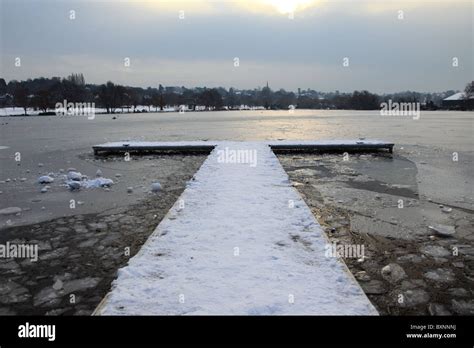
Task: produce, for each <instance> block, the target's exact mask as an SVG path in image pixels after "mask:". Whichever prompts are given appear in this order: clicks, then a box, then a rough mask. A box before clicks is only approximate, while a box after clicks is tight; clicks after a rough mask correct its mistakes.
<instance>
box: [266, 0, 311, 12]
mask: <svg viewBox="0 0 474 348" xmlns="http://www.w3.org/2000/svg"><path fill="white" fill-rule="evenodd" d="M262 2H263V3H265V4H268V5H271V6H273V7H274V8H275V9H276V10H277V11H278V12H280V13H281V14H289V13H294V12H295V11H297V10H302V9H304V8H307V7H310V6H312V5H314V4H315V2H316V1H315V0H263V1H262Z"/></svg>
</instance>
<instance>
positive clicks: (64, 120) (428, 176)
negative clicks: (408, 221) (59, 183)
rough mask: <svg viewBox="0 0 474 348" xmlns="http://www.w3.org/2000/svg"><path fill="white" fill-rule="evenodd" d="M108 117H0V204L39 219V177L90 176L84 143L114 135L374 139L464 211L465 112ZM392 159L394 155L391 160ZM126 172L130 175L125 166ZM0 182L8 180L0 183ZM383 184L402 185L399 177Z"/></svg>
mask: <svg viewBox="0 0 474 348" xmlns="http://www.w3.org/2000/svg"><path fill="white" fill-rule="evenodd" d="M115 117H116V119H113V115H96V117H95V119H93V120H89V119H88V118H87V117H84V116H75V117H74V116H69V117H55V116H29V117H1V118H0V163H1V167H0V191H1V192H2V193H1V195H0V197H1V198H2V199H1V202H0V209H3V208H6V207H12V206H14V207H21V208H27V209H29V213H28V214H24V216H23V218H26V217H27V216H28V215H30V216H31V217H34V221H38V219H39V220H42V219H44V218H45V217H46V216H45V214H44V213H45V212H44V211H41V210H39V209H40V208H39V205H38V204H36V205H35V204H34V203H32V202H31V201H32V199H33V198H35V199H42V200H43V201H45V200H46V201H49V200H53V201H54V200H55V199H53V196H52V195H50V194H49V193H48V194H46V195H49V196H46V195H45V194H40V193H39V190H40V187H38V184H37V183H36V180H37V178H38V177H39V175H44V174H47V173H49V172H56V173H57V172H58V171H59V169H60V168H61V169H67V168H70V167H74V168H77V169H78V170H82V171H83V172H86V173H87V175H93V174H94V173H95V171H96V170H97V168H95V167H94V166H93V165H92V164H91V162H90V161H89V162H88V161H86V160H85V156H88V155H90V154H91V152H92V146H93V145H95V144H101V143H105V142H109V141H121V140H146V141H179V140H276V139H287V140H325V139H354V138H360V137H363V138H368V139H369V138H372V139H374V138H375V139H381V140H386V141H389V142H394V143H395V149H394V150H395V154H394V156H401V157H403V158H404V159H406V160H409V161H411V162H413V164H414V166H415V167H416V178H413V180H416V181H417V184H418V188H419V190H420V193H421V194H423V195H426V197H429V198H432V199H433V200H437V201H440V202H445V203H451V204H455V205H457V206H462V207H465V208H468V209H472V204H473V202H474V198H473V196H474V194H473V189H472V188H473V187H474V185H473V180H472V170H473V163H474V161H473V149H474V113H472V112H470V113H469V112H423V111H422V112H421V117H420V119H419V120H414V119H413V118H411V117H408V116H380V114H379V112H378V111H348V110H337V111H333V110H331V111H330V110H295V111H294V112H293V113H290V112H289V111H230V112H186V113H184V114H179V113H146V114H123V115H121V114H116V115H115ZM16 153H19V154H21V165H18V163H17V162H15V154H16ZM453 153H457V156H458V158H459V160H458V161H453ZM40 163H41V164H42V165H41V166H39V165H38V164H40ZM396 163H398V162H397V161H396V160H395V161H394V162H393V165H395V166H396ZM130 170H131V172H133V168H130ZM371 170H373V175H375V176H376V177H388V176H390V174H391V170H390V168H386V167H383V168H373V169H371ZM7 179H11V181H9V182H5V181H6V180H7ZM122 180H123V181H126V178H122ZM391 181H392V182H394V183H395V184H399V185H404V184H406V183H404V182H403V181H404V179H403V177H400V178H397V177H395V178H391ZM124 184H126V183H124ZM38 196H40V197H39V198H38ZM111 196H112V195H111ZM47 197H48V199H46V198H47ZM102 197H103V195H102ZM63 198H64V197H63ZM101 199H104V198H101ZM46 203H47V202H46ZM46 203H44V204H45V205H46ZM41 204H43V203H41ZM41 204H40V205H41ZM63 205H65V204H63ZM104 208H105V207H104ZM58 209H59V207H58V205H57V204H56V205H53V206H49V207H48V206H46V211H48V212H49V214H48V216H49V218H52V217H54V216H55V215H57V214H58V215H59V216H61V214H63V213H64V211H62V210H63V209H59V210H58ZM95 209H98V207H97V206H96V208H95ZM36 210H38V211H36ZM67 210H69V209H67ZM52 211H55V213H52ZM41 217H42V218H41ZM0 220H2V217H1V216H0ZM25 222H26V221H25ZM18 223H22V222H21V221H18ZM2 226H5V225H4V223H2V221H0V228H1V227H2Z"/></svg>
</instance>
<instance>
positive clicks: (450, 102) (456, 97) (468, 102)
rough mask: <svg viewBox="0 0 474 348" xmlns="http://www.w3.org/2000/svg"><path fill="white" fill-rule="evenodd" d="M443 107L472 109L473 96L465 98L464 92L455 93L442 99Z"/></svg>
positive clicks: (473, 107) (473, 103) (473, 105)
mask: <svg viewBox="0 0 474 348" xmlns="http://www.w3.org/2000/svg"><path fill="white" fill-rule="evenodd" d="M442 103H443V108H446V109H454V110H474V96H470V97H469V98H466V94H465V93H464V92H459V93H455V94H453V95H451V96H449V97H447V98H444V99H443V102H442Z"/></svg>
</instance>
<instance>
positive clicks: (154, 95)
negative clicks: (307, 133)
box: [0, 74, 473, 114]
mask: <svg viewBox="0 0 474 348" xmlns="http://www.w3.org/2000/svg"><path fill="white" fill-rule="evenodd" d="M470 88H471V89H469V85H468V87H466V93H467V92H468V90H469V91H471V93H472V89H473V87H472V86H471V87H470ZM455 92H456V91H446V92H443V93H418V92H400V93H395V94H384V95H377V94H374V93H370V92H368V91H354V92H353V93H339V92H338V91H336V92H329V93H326V92H318V91H314V90H311V89H307V90H301V89H298V92H291V91H290V92H288V91H285V90H283V89H280V90H277V91H273V90H272V89H270V87H269V86H268V84H267V85H266V86H265V87H263V88H255V89H247V90H237V89H234V88H229V89H225V88H222V87H219V88H206V87H197V88H186V87H184V86H183V87H163V86H162V85H161V84H160V85H158V87H156V88H152V87H148V88H141V87H130V86H121V85H118V84H114V83H113V82H111V81H109V82H107V83H106V84H103V85H95V84H87V83H86V82H85V79H84V76H83V75H82V74H71V75H69V76H68V77H66V78H60V77H52V78H44V77H40V78H35V79H28V80H26V81H16V80H11V81H9V82H8V83H6V81H5V80H4V79H3V78H0V107H19V108H22V109H23V110H24V113H25V114H27V111H28V109H29V108H34V109H36V110H40V111H42V112H44V113H47V112H48V111H49V112H51V110H54V108H55V105H56V103H63V101H64V100H67V102H73V103H76V102H77V103H95V105H96V107H101V108H104V109H105V110H106V112H107V113H114V112H116V111H117V110H121V111H122V112H123V111H125V110H126V111H127V112H150V111H159V110H164V109H165V108H167V107H173V108H179V107H181V106H182V107H186V109H188V110H197V109H198V108H199V109H203V108H204V109H205V110H223V109H226V110H234V109H240V108H241V107H242V106H245V107H263V108H265V109H275V110H277V109H288V108H291V107H294V108H299V109H354V110H376V109H380V103H382V102H385V101H388V100H389V99H391V100H392V101H395V102H420V103H422V105H423V107H424V108H426V109H436V108H438V107H439V106H441V101H442V99H443V98H445V97H446V96H449V95H451V94H454V93H455Z"/></svg>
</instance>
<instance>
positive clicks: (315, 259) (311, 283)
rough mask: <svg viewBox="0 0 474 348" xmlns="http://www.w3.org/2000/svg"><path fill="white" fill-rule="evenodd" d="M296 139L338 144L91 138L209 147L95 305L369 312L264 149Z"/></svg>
mask: <svg viewBox="0 0 474 348" xmlns="http://www.w3.org/2000/svg"><path fill="white" fill-rule="evenodd" d="M364 143H366V144H368V145H370V146H379V147H380V148H384V146H386V145H387V143H384V142H377V141H364ZM298 144H299V145H306V146H309V145H318V144H319V145H331V146H332V145H337V144H338V143H337V142H333V141H329V142H283V141H282V142H278V141H276V142H180V143H157V142H153V143H144V142H137V143H127V144H126V145H125V143H108V144H104V145H100V146H95V147H94V149H95V151H98V150H99V151H101V150H104V151H105V150H107V149H113V151H128V150H130V149H134V150H135V151H138V150H140V149H143V148H145V150H146V149H147V148H148V149H150V148H163V147H167V146H172V147H173V148H177V147H181V146H182V147H189V146H199V147H202V146H210V149H212V152H211V153H210V155H209V157H208V158H207V159H206V161H205V162H204V163H203V165H202V166H201V168H200V169H199V171H198V172H197V173H196V174H195V175H194V178H193V180H191V181H190V182H189V183H188V185H187V187H186V189H185V190H184V192H183V193H182V195H181V196H180V198H179V199H178V201H177V202H176V203H175V205H174V206H173V207H172V208H171V209H170V211H169V212H168V213H167V215H166V216H165V218H164V219H163V220H162V221H161V223H160V224H159V225H158V226H157V228H156V229H155V231H154V232H153V233H152V235H151V236H150V237H149V239H148V240H147V242H146V243H145V244H144V245H143V247H142V248H141V250H140V251H139V252H138V254H137V255H135V256H134V257H133V258H131V259H130V261H129V263H128V265H127V266H125V267H123V268H122V269H120V270H119V272H118V277H117V279H116V280H115V281H114V282H113V284H112V289H111V291H110V292H109V293H108V295H107V296H106V297H105V298H104V299H103V301H102V302H101V304H100V305H99V306H98V307H97V309H96V311H95V314H96V315H147V314H150V315H175V314H177V315H180V314H191V315H205V314H216V315H218V314H223V315H226V314H229V315H232V314H240V315H259V314H261V315H270V314H283V315H377V314H378V313H377V311H376V309H375V308H374V307H373V305H372V304H371V303H370V301H369V300H368V298H367V297H366V295H365V294H364V292H363V291H362V289H361V288H360V286H359V284H358V283H357V281H356V280H355V279H354V278H353V276H352V274H351V273H350V272H349V270H348V269H347V267H346V265H345V264H344V262H342V260H340V259H338V258H337V257H334V255H332V256H331V255H328V245H330V244H329V241H328V239H327V238H326V236H325V234H324V232H323V230H322V229H321V227H320V225H319V224H318V222H317V221H316V219H315V217H314V216H313V214H312V213H311V210H310V209H309V207H308V206H307V205H306V203H305V202H304V201H303V199H302V198H301V196H300V195H299V193H298V192H297V191H296V190H295V189H294V188H293V186H292V185H291V183H290V181H289V179H288V175H287V174H286V173H285V171H284V170H283V168H282V166H281V165H280V163H279V161H278V158H277V157H276V156H275V154H274V153H273V151H272V149H271V147H272V146H274V145H282V146H294V145H298ZM339 145H351V146H360V145H361V144H358V143H357V141H344V142H339ZM392 146H393V144H392ZM385 148H386V147H385ZM210 149H209V150H210Z"/></svg>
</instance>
